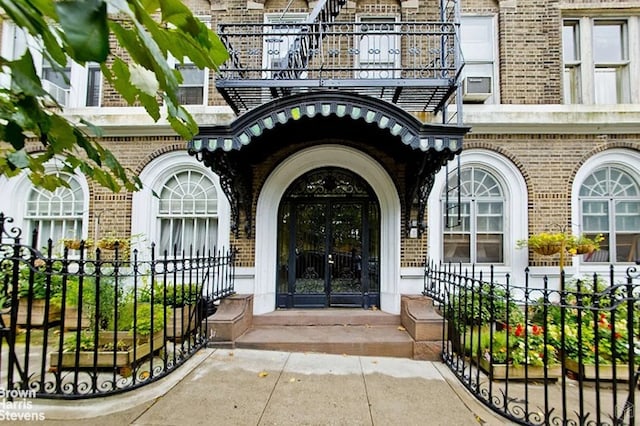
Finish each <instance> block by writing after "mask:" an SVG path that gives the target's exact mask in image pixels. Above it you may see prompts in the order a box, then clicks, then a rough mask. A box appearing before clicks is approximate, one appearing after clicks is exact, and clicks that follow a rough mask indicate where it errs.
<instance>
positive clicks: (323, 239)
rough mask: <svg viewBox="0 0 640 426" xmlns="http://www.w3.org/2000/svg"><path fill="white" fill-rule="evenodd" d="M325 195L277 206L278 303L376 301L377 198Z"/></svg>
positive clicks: (375, 303)
mask: <svg viewBox="0 0 640 426" xmlns="http://www.w3.org/2000/svg"><path fill="white" fill-rule="evenodd" d="M324 195H325V196H318V197H295V196H294V197H291V198H289V199H285V200H283V203H282V204H281V206H280V215H279V216H280V223H279V227H280V229H279V233H278V234H279V241H278V250H279V253H278V291H277V305H278V307H279V308H291V307H310V308H311V307H316V308H322V307H330V306H333V307H336V306H339V307H363V308H368V307H370V306H379V278H378V277H379V234H380V231H379V217H378V216H379V215H378V206H377V203H376V202H375V199H373V200H372V199H371V198H370V197H369V196H368V194H367V196H366V197H365V196H352V197H344V196H343V197H337V196H326V195H327V194H326V193H324ZM330 195H335V194H330ZM361 195H362V194H361Z"/></svg>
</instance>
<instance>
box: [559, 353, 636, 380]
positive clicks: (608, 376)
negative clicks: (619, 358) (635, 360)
mask: <svg viewBox="0 0 640 426" xmlns="http://www.w3.org/2000/svg"><path fill="white" fill-rule="evenodd" d="M564 362H565V367H566V369H567V370H569V371H571V372H572V373H575V374H576V375H578V376H582V378H583V379H586V380H595V379H596V366H595V365H594V364H579V363H578V361H576V360H573V359H570V358H565V360H564ZM598 374H599V378H600V380H620V381H628V380H629V365H627V364H616V375H615V377H614V376H613V365H602V364H600V365H599V366H598Z"/></svg>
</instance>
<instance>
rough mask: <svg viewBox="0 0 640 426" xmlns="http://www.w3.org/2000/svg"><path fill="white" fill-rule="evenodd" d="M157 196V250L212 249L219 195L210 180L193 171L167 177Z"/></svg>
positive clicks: (214, 239) (216, 228) (170, 251)
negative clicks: (158, 238)
mask: <svg viewBox="0 0 640 426" xmlns="http://www.w3.org/2000/svg"><path fill="white" fill-rule="evenodd" d="M159 195H160V197H159V208H158V223H159V227H160V240H159V247H158V248H159V250H160V252H161V253H162V252H164V251H165V250H167V252H168V253H169V254H171V253H173V252H174V248H175V249H176V250H177V253H181V252H182V251H183V250H184V251H185V252H186V253H188V252H189V250H191V249H192V250H193V252H194V253H195V252H196V251H198V250H199V251H201V252H202V250H208V249H213V248H214V247H215V246H216V241H217V239H218V195H217V191H216V187H215V185H214V183H213V181H212V180H211V179H209V178H208V177H207V176H205V175H204V174H202V173H201V172H199V171H196V170H184V171H181V172H178V173H176V174H174V175H172V176H170V177H169V178H168V179H167V180H166V181H165V182H164V184H163V185H162V189H161V191H160V194H159Z"/></svg>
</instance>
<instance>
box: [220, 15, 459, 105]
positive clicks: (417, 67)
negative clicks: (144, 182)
mask: <svg viewBox="0 0 640 426" xmlns="http://www.w3.org/2000/svg"><path fill="white" fill-rule="evenodd" d="M457 32H458V26H457V25H456V24H453V23H447V22H396V21H393V18H389V19H376V20H370V21H361V22H322V23H317V22H316V23H308V22H305V23H265V24H222V25H220V27H219V29H218V33H219V35H220V37H221V38H222V40H223V42H224V43H225V45H226V47H227V49H228V50H229V52H230V59H229V60H228V61H227V63H225V64H224V65H223V67H221V69H220V71H219V75H218V78H217V80H216V86H217V88H218V90H219V91H220V93H221V94H222V95H223V96H224V97H225V99H226V100H227V102H228V103H229V105H231V107H232V108H234V109H235V110H236V112H243V111H246V110H249V109H252V108H254V107H256V106H259V105H261V104H263V103H265V102H267V101H270V100H271V99H274V98H278V97H282V96H286V95H289V94H294V93H301V92H309V91H312V90H317V89H339V90H346V91H350V92H355V93H359V94H364V95H369V96H373V97H377V98H380V99H384V100H387V101H389V102H392V103H395V104H397V105H399V106H401V107H403V108H404V109H407V110H412V111H436V110H438V109H439V108H441V107H442V106H443V105H444V103H445V102H446V101H447V99H448V98H449V97H450V96H451V94H452V93H453V92H454V91H455V88H456V84H457V83H456V81H457V78H458V75H459V73H460V70H461V68H462V60H461V55H460V51H459V42H458V34H457Z"/></svg>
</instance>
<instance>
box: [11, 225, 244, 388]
mask: <svg viewBox="0 0 640 426" xmlns="http://www.w3.org/2000/svg"><path fill="white" fill-rule="evenodd" d="M12 222H13V220H12V219H11V218H8V217H5V216H4V215H3V214H2V213H0V235H1V240H0V308H2V310H1V315H0V331H1V333H2V334H1V335H0V388H2V389H4V390H5V391H6V390H29V391H31V392H35V394H36V396H37V397H41V398H64V399H75V398H88V397H94V396H104V395H107V394H114V393H119V392H122V391H126V390H130V389H134V388H137V387H140V386H143V385H146V384H148V383H151V382H153V381H155V380H157V379H159V378H161V377H163V376H165V375H167V374H169V373H170V372H172V371H173V370H175V369H176V368H177V367H178V366H180V365H181V364H183V363H184V362H185V361H186V360H187V359H188V358H189V357H190V356H191V355H192V354H193V353H195V352H196V351H197V350H198V349H200V348H202V347H203V346H204V345H205V344H206V342H207V334H206V327H207V318H208V317H209V316H210V315H211V314H213V313H214V312H215V308H216V305H217V302H218V301H219V300H221V299H222V298H224V297H226V296H229V295H231V294H233V293H234V286H233V278H234V259H235V250H234V249H230V250H226V251H224V250H217V251H214V252H206V253H204V252H202V251H198V250H195V251H193V250H192V251H189V252H187V253H185V252H182V253H178V252H177V250H174V253H166V252H165V253H162V254H160V255H158V254H156V251H155V247H154V246H153V245H152V247H151V251H150V254H151V255H150V259H140V258H139V254H138V252H137V251H136V250H134V251H133V252H131V253H130V252H129V247H128V244H127V243H126V241H123V242H122V243H116V244H115V245H114V246H112V247H103V248H95V249H94V248H93V247H90V244H91V243H87V242H78V243H73V244H67V246H64V245H63V243H62V242H59V243H57V244H54V242H53V241H51V240H49V242H48V245H47V247H46V248H45V249H44V250H43V251H42V252H41V251H39V250H37V249H36V248H34V246H35V242H36V241H37V235H35V233H34V235H33V240H32V244H31V245H25V244H22V243H21V238H22V232H21V230H20V229H18V228H15V227H12Z"/></svg>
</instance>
